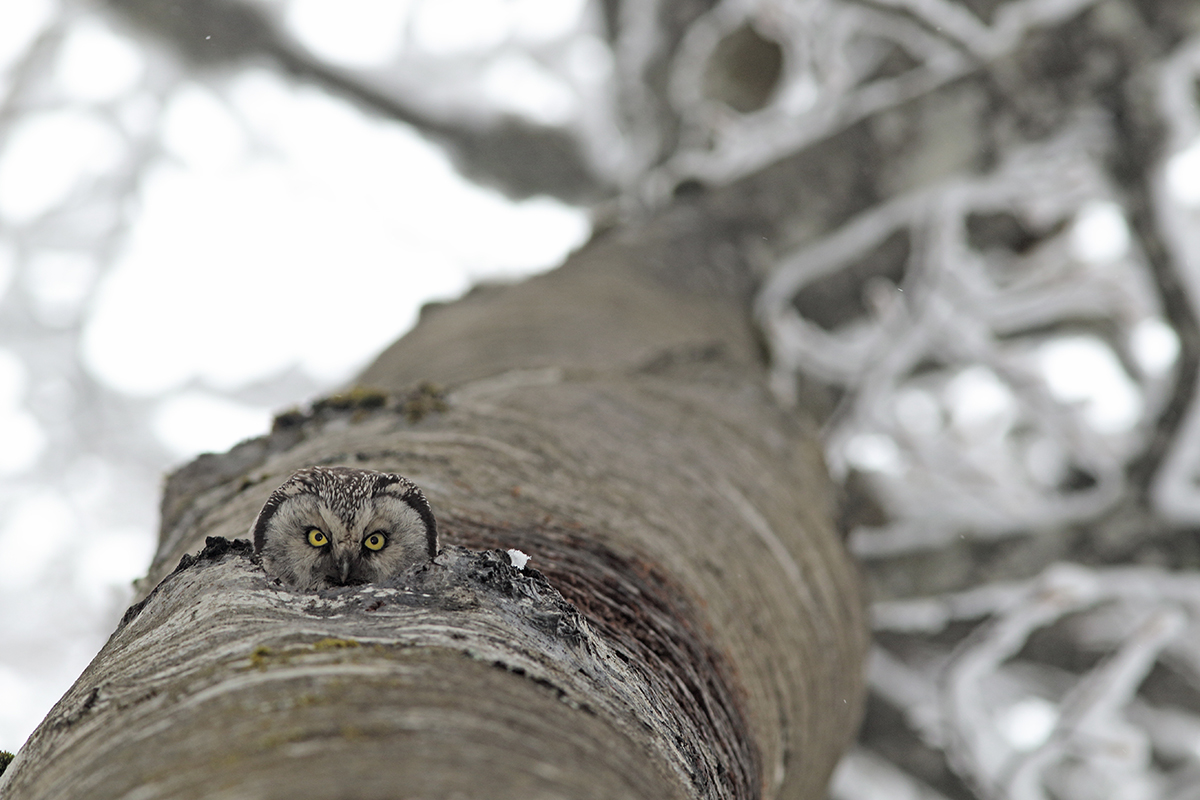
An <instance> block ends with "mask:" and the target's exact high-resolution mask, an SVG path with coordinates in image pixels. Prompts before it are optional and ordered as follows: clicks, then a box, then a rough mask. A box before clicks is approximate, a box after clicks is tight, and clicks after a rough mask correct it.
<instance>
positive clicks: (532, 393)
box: [0, 213, 866, 800]
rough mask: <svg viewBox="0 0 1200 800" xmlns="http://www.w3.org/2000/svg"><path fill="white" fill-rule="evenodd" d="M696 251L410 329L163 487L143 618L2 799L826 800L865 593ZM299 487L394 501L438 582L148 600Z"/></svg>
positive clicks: (696, 240) (223, 590) (616, 244)
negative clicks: (421, 511)
mask: <svg viewBox="0 0 1200 800" xmlns="http://www.w3.org/2000/svg"><path fill="white" fill-rule="evenodd" d="M703 219H704V217H703V215H695V216H690V215H688V214H687V213H682V214H676V215H674V216H672V217H670V218H669V219H664V220H660V221H659V222H658V223H656V224H655V225H652V226H650V227H647V228H645V229H642V230H640V231H637V232H636V233H635V234H626V235H625V236H623V237H617V236H615V235H610V236H608V237H601V238H600V239H599V240H598V241H595V242H593V243H592V244H591V245H589V246H588V247H586V248H585V249H584V250H583V251H581V252H580V253H577V254H576V255H575V256H573V257H572V259H571V260H570V261H568V263H567V265H565V266H564V267H563V268H560V270H558V271H556V272H554V273H550V274H548V275H546V276H543V277H540V278H537V279H534V280H532V281H529V282H527V283H524V284H521V285H518V286H515V287H510V288H502V289H500V288H493V289H487V290H483V291H478V292H476V293H474V294H473V295H471V296H468V297H467V298H466V299H464V300H463V301H461V302H459V303H455V304H452V305H449V306H445V307H438V308H433V309H429V310H428V311H427V312H426V313H425V314H424V315H423V317H422V320H421V322H420V324H419V325H418V327H417V328H416V330H415V331H414V332H413V333H411V334H410V335H409V336H407V337H405V339H403V340H401V342H399V343H398V344H397V345H395V346H394V347H393V348H392V349H391V350H389V351H388V352H387V353H385V354H384V356H382V357H381V358H380V359H379V361H378V362H377V363H376V364H375V365H374V366H372V367H371V368H370V369H368V370H367V372H366V373H365V374H364V376H363V384H364V385H366V386H369V387H374V389H371V390H357V391H352V392H348V393H346V394H345V395H342V396H338V397H335V398H331V399H329V400H327V401H325V402H322V403H317V404H315V405H314V407H313V408H312V409H311V410H310V411H306V412H296V413H292V414H287V415H284V416H282V417H281V418H280V419H279V420H278V421H277V425H276V429H275V431H274V432H273V433H272V434H271V435H270V436H268V437H264V438H262V439H259V440H254V441H251V442H247V443H244V444H242V445H240V446H239V447H238V448H235V449H234V450H233V451H231V452H230V453H228V454H226V455H222V456H205V457H202V458H200V459H198V460H197V461H196V462H195V463H193V464H192V465H189V466H188V467H186V468H184V469H183V470H181V471H180V472H179V473H177V474H176V475H174V476H173V477H172V479H171V481H170V482H169V484H168V486H167V489H166V492H165V496H164V500H163V520H162V531H161V538H160V548H159V552H158V555H157V556H156V559H155V562H154V565H153V567H152V569H151V572H150V574H149V576H148V577H147V579H146V581H145V586H146V587H147V588H148V587H151V586H155V585H156V584H158V587H157V588H156V589H154V590H153V591H150V592H149V593H148V594H147V595H146V596H145V597H144V599H143V601H142V605H141V606H138V607H135V608H134V609H132V610H131V612H130V614H129V615H127V620H126V622H125V624H123V626H122V627H121V628H120V629H119V630H118V631H117V632H116V633H115V634H114V635H113V637H112V638H111V639H110V641H109V642H108V644H107V645H106V647H105V648H104V650H103V651H102V652H101V653H100V655H99V656H97V658H96V659H95V660H94V661H93V663H92V665H91V666H90V667H89V668H88V670H87V671H86V672H85V673H84V675H83V676H82V677H81V678H80V680H79V681H78V682H77V684H76V685H75V686H74V687H73V688H72V690H71V691H70V692H69V693H68V695H67V696H66V697H64V698H63V700H62V701H61V702H60V703H59V704H58V705H57V706H56V707H55V709H54V710H53V711H52V712H51V714H50V715H49V717H48V718H47V720H46V721H45V722H44V723H43V724H42V726H41V727H40V728H39V729H38V731H37V732H35V734H34V735H33V736H32V737H31V738H30V740H29V742H28V743H27V744H26V746H25V747H24V748H23V749H22V751H21V752H20V753H19V754H18V756H17V759H16V761H15V762H14V763H13V765H12V766H11V767H10V769H9V770H8V772H7V773H6V774H5V776H4V777H3V778H2V779H0V781H2V782H0V792H3V794H4V797H5V798H8V799H9V800H19V799H23V798H39V799H40V798H56V797H83V796H86V797H89V798H106V797H134V796H136V797H138V798H156V797H201V796H203V797H280V798H283V797H288V798H297V797H312V798H324V797H363V798H369V797H395V796H406V797H428V796H443V797H446V796H475V795H478V794H480V793H485V794H486V795H487V796H490V797H514V798H515V797H522V798H527V797H735V798H744V797H760V796H766V797H796V798H801V797H809V798H815V797H820V796H822V793H823V789H824V785H825V783H826V781H827V779H828V776H829V773H830V771H831V770H832V768H833V766H834V764H835V763H836V761H837V759H838V757H839V755H840V754H841V752H842V750H843V748H844V747H845V745H846V744H847V743H848V741H849V740H850V739H851V738H852V736H853V733H854V730H855V726H856V724H857V721H858V717H859V714H860V712H861V705H862V668H861V661H862V657H863V654H864V651H865V647H866V630H865V629H866V625H865V619H864V614H863V606H862V600H861V597H860V595H859V584H858V580H857V575H856V572H855V569H854V567H853V565H852V563H851V562H850V560H849V558H848V557H847V555H846V553H845V552H844V550H843V548H842V545H841V542H840V541H839V539H838V536H837V534H836V532H835V531H834V528H833V524H832V522H831V517H832V512H833V496H832V491H831V489H830V488H829V484H828V483H827V478H826V476H825V473H824V468H823V464H822V461H821V457H820V454H819V449H818V448H817V446H816V444H815V440H814V435H813V431H812V430H811V428H810V427H809V426H806V425H805V424H804V423H803V422H802V421H801V420H800V419H798V418H797V417H795V416H794V415H790V414H786V413H784V412H782V411H780V410H779V409H778V408H777V407H776V406H775V404H774V403H773V402H772V401H771V399H770V397H769V395H768V393H767V391H766V390H765V388H764V386H763V385H762V379H763V373H762V368H761V366H760V358H759V354H758V351H757V349H756V344H755V340H754V337H753V336H752V334H751V327H750V325H749V322H748V315H747V306H748V303H747V300H746V297H747V290H748V288H749V284H750V281H749V279H748V277H747V270H746V267H745V266H744V265H743V264H740V263H738V262H737V261H736V260H735V259H731V258H730V257H729V256H728V254H727V250H726V249H722V248H721V247H720V246H719V242H720V240H721V236H722V235H723V234H722V233H721V232H719V231H711V230H706V228H705V226H704V223H703ZM429 380H432V381H437V382H439V383H440V384H442V386H443V387H445V389H446V391H445V392H443V391H442V390H440V389H437V388H433V387H431V386H429V385H425V386H421V387H417V388H414V383H415V382H416V381H429ZM375 389H377V390H380V391H375ZM311 464H347V465H353V466H358V467H366V468H375V469H381V470H390V471H397V472H400V473H402V474H405V475H407V476H408V477H410V478H412V479H413V480H414V481H415V482H416V483H417V484H418V485H419V486H421V487H422V489H423V490H424V492H425V493H426V495H427V497H428V498H429V500H430V502H431V504H432V506H433V508H434V512H435V514H436V515H437V518H438V521H439V527H440V529H441V531H442V540H443V545H444V546H445V551H444V552H443V554H442V555H441V556H439V557H438V559H437V560H435V562H433V564H431V565H428V566H426V567H424V568H423V569H421V570H418V571H417V572H414V573H410V574H408V575H406V576H403V577H402V578H400V579H398V580H397V581H396V582H395V585H394V586H388V587H375V586H364V587H361V588H350V589H345V590H338V591H336V592H327V593H322V594H319V595H318V594H305V593H296V592H291V591H288V590H286V589H284V588H282V587H280V586H278V585H274V584H273V583H272V582H271V581H270V580H269V578H268V577H267V576H266V575H265V573H263V572H262V571H261V568H260V567H259V566H258V565H257V564H256V563H255V562H254V560H253V559H252V558H251V557H250V555H249V554H248V553H247V552H246V551H245V548H244V547H242V546H238V545H235V546H233V547H232V548H230V547H227V546H226V545H225V544H224V543H223V542H221V541H220V540H219V539H214V540H212V541H211V542H210V547H209V548H208V549H207V550H206V551H205V552H204V554H202V556H201V558H200V559H199V560H194V559H192V557H191V556H188V557H187V558H186V559H185V560H184V563H183V565H182V566H181V568H180V569H179V570H178V571H177V572H175V573H174V574H173V575H170V577H167V579H166V580H165V581H163V582H162V583H161V584H159V581H160V580H162V579H163V578H164V577H166V576H167V575H168V573H169V572H170V570H171V568H172V567H173V566H174V565H175V564H176V562H178V561H179V560H180V558H181V557H183V556H184V555H185V554H188V553H196V552H197V551H199V550H200V549H201V547H203V546H204V543H205V540H206V537H223V538H224V539H235V538H245V537H246V530H247V528H248V526H249V525H250V523H251V521H252V520H253V518H254V515H255V513H256V512H257V510H258V508H259V506H260V505H261V504H262V502H263V501H264V500H265V499H266V497H267V495H268V494H269V493H270V491H271V490H272V489H273V488H274V487H275V486H277V485H278V484H279V483H281V482H282V481H283V480H284V479H285V478H286V477H287V476H288V475H289V474H290V473H291V472H292V471H293V470H294V469H296V468H299V467H302V466H306V465H311ZM462 547H468V548H474V549H475V550H473V551H468V550H463V549H460V548H462ZM492 548H518V549H520V550H522V551H524V552H525V553H528V554H529V555H530V556H531V557H532V558H531V561H530V564H529V566H528V567H527V568H526V570H525V571H523V572H522V571H518V570H516V569H514V568H512V567H511V566H508V563H507V556H506V555H504V554H503V553H500V552H496V551H495V550H494V549H492ZM489 549H490V550H489ZM456 793H457V795H456Z"/></svg>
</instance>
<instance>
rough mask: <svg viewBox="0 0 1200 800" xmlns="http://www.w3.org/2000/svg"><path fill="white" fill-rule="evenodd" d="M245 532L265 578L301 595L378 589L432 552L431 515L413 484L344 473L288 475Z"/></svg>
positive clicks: (324, 470) (370, 473) (321, 470)
mask: <svg viewBox="0 0 1200 800" xmlns="http://www.w3.org/2000/svg"><path fill="white" fill-rule="evenodd" d="M251 530H252V532H253V535H254V551H255V552H256V553H259V554H261V555H262V560H263V567H264V568H265V569H266V571H267V572H268V573H269V574H271V575H273V576H275V577H276V578H279V579H280V580H281V581H283V582H284V583H286V584H288V585H290V586H292V587H294V588H296V589H304V590H314V589H326V588H329V587H331V586H346V585H349V584H358V583H374V582H378V581H382V580H385V579H386V578H389V577H391V576H393V575H397V574H399V573H400V572H402V571H404V570H405V569H406V568H408V567H409V566H411V565H413V564H416V563H418V562H420V561H426V560H428V559H431V558H433V557H434V556H435V555H437V550H438V539H437V523H436V522H435V521H434V519H433V512H432V511H431V510H430V508H429V503H428V502H427V501H426V500H425V495H423V494H421V490H420V489H418V488H417V487H416V486H415V485H414V484H413V483H412V481H410V480H408V479H407V478H405V477H403V476H402V475H396V474H394V473H390V472H375V471H374V470H366V469H351V468H349V467H308V468H307V469H302V470H300V471H298V472H296V473H293V475H292V476H291V477H290V478H288V479H287V481H286V482H285V483H284V484H283V485H282V486H280V487H279V488H278V489H276V490H275V491H274V492H272V493H271V496H270V497H269V498H267V502H266V504H265V505H263V508H262V511H260V512H258V519H256V520H255V521H254V527H253V528H252V529H251Z"/></svg>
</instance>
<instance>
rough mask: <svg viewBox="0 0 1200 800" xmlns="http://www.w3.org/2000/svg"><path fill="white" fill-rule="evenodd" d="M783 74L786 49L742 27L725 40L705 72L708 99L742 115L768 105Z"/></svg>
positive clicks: (705, 91) (705, 88)
mask: <svg viewBox="0 0 1200 800" xmlns="http://www.w3.org/2000/svg"><path fill="white" fill-rule="evenodd" d="M782 72H783V48H782V47H781V46H780V45H779V43H778V42H775V41H772V40H770V39H766V38H764V37H763V36H762V35H760V34H759V33H758V31H756V30H754V28H752V27H750V25H748V24H747V25H742V26H741V27H740V28H738V29H737V30H735V31H734V32H733V33H731V34H729V35H728V36H726V37H725V38H724V39H722V40H721V41H720V42H719V43H718V44H717V46H716V49H715V50H714V51H713V54H712V58H711V59H709V62H708V65H707V66H706V67H705V70H704V96H705V97H707V98H708V99H710V100H716V101H718V102H721V103H724V104H725V105H727V106H729V107H730V108H732V109H733V110H734V111H738V112H740V113H742V114H747V113H749V112H751V111H757V110H758V109H760V108H762V107H763V106H765V105H766V104H767V101H768V100H770V99H771V94H772V93H773V92H774V91H775V86H776V84H778V83H779V76H780V75H781V74H782Z"/></svg>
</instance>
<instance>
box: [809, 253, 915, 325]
mask: <svg viewBox="0 0 1200 800" xmlns="http://www.w3.org/2000/svg"><path fill="white" fill-rule="evenodd" d="M909 249H910V242H909V235H908V231H906V230H900V231H896V232H895V233H893V234H892V235H891V236H889V237H888V238H886V239H884V240H883V242H882V243H880V244H879V245H878V246H877V247H876V248H875V249H874V250H872V251H871V252H869V253H868V254H867V255H866V256H865V257H864V258H862V259H861V260H860V261H858V262H857V263H854V264H851V265H849V266H846V267H843V268H842V269H840V270H838V271H837V272H835V273H833V274H832V275H827V276H825V277H823V278H819V279H817V280H815V281H813V282H812V283H810V284H809V285H808V286H805V287H804V288H803V289H801V290H800V291H799V292H797V293H796V297H795V298H794V299H793V300H792V305H793V306H794V307H795V309H796V310H797V311H798V312H800V315H801V316H803V317H804V318H805V319H807V320H809V321H811V322H813V323H815V324H817V325H819V326H821V327H822V328H824V329H825V330H827V331H832V330H834V329H836V328H839V327H841V326H843V325H845V324H846V323H848V322H852V321H854V320H856V319H860V318H862V317H865V316H867V315H868V305H867V303H868V297H867V294H868V293H867V291H866V289H867V287H868V285H869V284H871V283H872V282H873V281H874V282H875V283H878V282H879V280H880V279H882V280H886V281H888V282H890V283H892V284H894V285H896V286H899V285H901V284H902V282H903V281H904V272H905V267H906V266H907V265H908V255H909Z"/></svg>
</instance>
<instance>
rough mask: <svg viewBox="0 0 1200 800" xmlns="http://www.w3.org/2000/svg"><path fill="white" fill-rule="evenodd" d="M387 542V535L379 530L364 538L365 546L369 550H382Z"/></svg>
mask: <svg viewBox="0 0 1200 800" xmlns="http://www.w3.org/2000/svg"><path fill="white" fill-rule="evenodd" d="M385 544H387V537H386V536H384V535H383V534H382V533H380V532H378V531H376V532H375V533H372V534H371V535H370V536H368V537H367V538H366V539H363V546H364V547H366V548H367V549H368V550H382V549H383V546H384V545H385Z"/></svg>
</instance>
